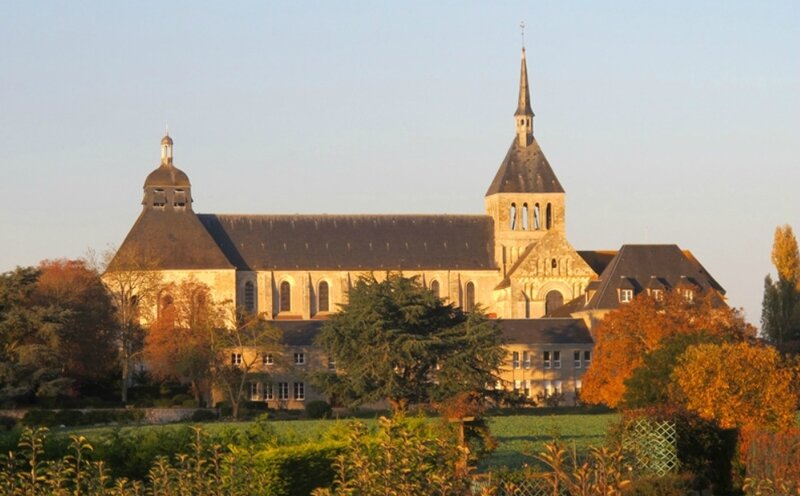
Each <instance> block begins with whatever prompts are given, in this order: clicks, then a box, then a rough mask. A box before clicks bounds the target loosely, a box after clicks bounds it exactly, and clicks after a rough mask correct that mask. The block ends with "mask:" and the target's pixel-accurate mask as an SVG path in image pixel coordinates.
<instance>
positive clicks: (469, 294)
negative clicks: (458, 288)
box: [464, 281, 475, 312]
mask: <svg viewBox="0 0 800 496" xmlns="http://www.w3.org/2000/svg"><path fill="white" fill-rule="evenodd" d="M464 293H465V295H464V310H465V311H467V312H471V311H473V310H475V284H473V283H472V282H471V281H470V282H468V283H467V287H466V290H465V291H464Z"/></svg>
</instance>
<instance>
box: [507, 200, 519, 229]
mask: <svg viewBox="0 0 800 496" xmlns="http://www.w3.org/2000/svg"><path fill="white" fill-rule="evenodd" d="M508 216H509V221H510V227H511V230H512V231H513V230H515V229H516V228H517V204H516V203H512V204H511V208H510V209H509V211H508Z"/></svg>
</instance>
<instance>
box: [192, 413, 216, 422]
mask: <svg viewBox="0 0 800 496" xmlns="http://www.w3.org/2000/svg"><path fill="white" fill-rule="evenodd" d="M191 420H192V422H210V421H212V420H217V412H215V411H214V410H195V411H194V413H193V414H192V417H191Z"/></svg>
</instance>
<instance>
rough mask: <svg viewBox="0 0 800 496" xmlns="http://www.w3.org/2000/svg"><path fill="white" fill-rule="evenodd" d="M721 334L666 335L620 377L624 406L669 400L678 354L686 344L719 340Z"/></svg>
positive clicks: (646, 404) (716, 341) (661, 402)
mask: <svg viewBox="0 0 800 496" xmlns="http://www.w3.org/2000/svg"><path fill="white" fill-rule="evenodd" d="M724 340H725V338H724V337H723V336H710V335H708V334H706V333H704V332H700V333H690V334H678V335H675V336H668V337H666V338H665V339H664V341H663V342H662V344H661V346H660V347H659V348H656V349H655V350H653V351H651V352H650V353H647V354H646V355H645V356H644V358H643V359H642V364H641V365H640V366H639V367H637V368H636V369H635V370H634V371H633V373H632V374H631V376H630V377H629V378H628V379H626V380H625V381H624V383H625V393H624V394H623V397H622V398H623V399H622V405H623V406H624V407H625V408H644V407H649V406H657V405H667V404H669V403H670V387H671V385H672V380H671V375H672V371H673V370H674V369H675V367H676V366H677V364H678V360H679V359H680V357H681V355H683V353H684V352H685V351H686V350H687V349H688V348H689V347H690V346H694V345H698V344H702V343H716V344H719V343H721V342H723V341H724Z"/></svg>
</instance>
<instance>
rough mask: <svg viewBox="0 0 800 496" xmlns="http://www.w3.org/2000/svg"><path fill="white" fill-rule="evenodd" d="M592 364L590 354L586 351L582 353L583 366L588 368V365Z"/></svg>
mask: <svg viewBox="0 0 800 496" xmlns="http://www.w3.org/2000/svg"><path fill="white" fill-rule="evenodd" d="M591 363H592V352H591V351H589V350H586V351H584V352H583V366H584V367H586V368H589V365H590V364H591Z"/></svg>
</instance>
